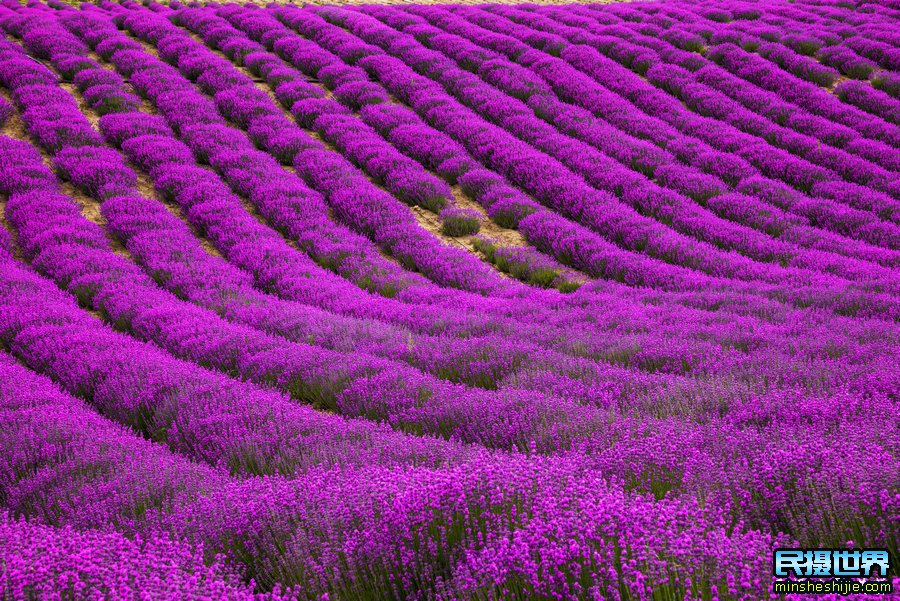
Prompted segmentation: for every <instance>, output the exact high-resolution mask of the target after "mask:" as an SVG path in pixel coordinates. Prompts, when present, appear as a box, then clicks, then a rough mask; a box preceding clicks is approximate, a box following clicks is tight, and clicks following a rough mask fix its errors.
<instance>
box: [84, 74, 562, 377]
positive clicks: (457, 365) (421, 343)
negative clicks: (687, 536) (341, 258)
mask: <svg viewBox="0 0 900 601" xmlns="http://www.w3.org/2000/svg"><path fill="white" fill-rule="evenodd" d="M82 73H83V72H82ZM145 144H149V147H145ZM123 146H124V147H125V148H126V151H127V152H129V154H130V155H131V156H132V158H133V159H134V160H137V161H139V162H141V161H147V160H151V158H149V157H153V159H152V160H154V161H158V162H159V165H160V166H161V165H164V164H168V163H169V162H170V161H171V160H173V157H174V159H177V160H179V161H185V160H188V156H187V155H186V151H185V150H182V151H180V152H174V151H173V149H174V148H175V147H173V146H172V145H171V144H169V145H166V144H164V143H163V141H160V140H157V139H155V138H154V139H152V143H150V141H146V140H145V139H143V137H137V138H133V139H131V140H129V141H126V142H125V143H124V145H123ZM125 200H127V199H125ZM134 204H135V203H133V202H130V203H129V202H124V201H123V199H116V202H115V203H114V204H113V209H112V211H123V210H124V211H126V212H127V211H129V210H131V211H134V210H135V208H134ZM129 205H131V208H129ZM106 206H110V205H109V204H107V205H106ZM143 212H144V213H146V211H143ZM157 213H158V216H157V217H156V218H155V219H154V221H155V222H157V223H158V224H163V223H165V221H166V218H168V221H170V222H171V221H173V219H172V217H171V216H169V215H168V214H167V213H166V212H165V211H163V210H161V209H159V210H157ZM109 219H110V226H111V227H114V228H115V227H116V223H117V222H118V221H121V219H122V217H121V216H120V217H118V219H117V216H116V214H115V213H113V214H112V215H110V217H109ZM128 227H131V228H133V227H134V226H133V224H132V223H131V222H130V221H129V222H128ZM123 231H124V230H123ZM150 231H151V232H154V231H156V230H152V229H151V230H150ZM122 233H123V232H122V231H120V234H122ZM124 235H126V237H127V236H129V235H130V236H135V235H136V234H135V232H131V231H125V232H124ZM157 237H158V236H153V237H152V238H149V237H145V236H141V237H140V238H142V240H143V241H145V242H147V243H152V242H153V241H155V240H156V238H157ZM132 240H134V238H132ZM140 241H141V240H139V242H140ZM132 246H133V244H132V243H129V247H132ZM145 254H146V251H145ZM155 254H156V255H159V254H161V253H159V252H158V251H156V253H155ZM203 258H206V259H208V257H203V256H201V257H200V259H203ZM161 270H162V273H164V274H165V277H164V278H162V279H161V278H157V279H158V280H159V279H161V280H162V283H163V284H164V285H166V286H167V287H168V288H170V289H171V288H172V285H173V284H175V285H176V286H177V288H176V289H177V290H179V291H180V292H181V293H182V295H183V293H189V292H190V288H188V286H187V284H179V282H177V281H174V282H173V279H174V280H177V279H178V278H177V277H176V278H173V274H172V270H171V268H169V269H163V268H162V266H159V265H158V266H152V267H151V273H154V274H156V273H161ZM181 280H182V281H183V282H184V281H186V280H184V278H181ZM211 292H212V293H215V294H216V295H217V296H218V295H224V296H228V294H232V293H227V291H218V292H216V291H211ZM240 296H241V297H243V298H239V299H238V301H237V304H238V305H239V306H240V305H243V304H246V303H247V302H255V303H260V302H261V300H260V299H256V298H254V297H252V296H250V297H249V298H248V297H247V296H248V294H247V292H244V291H241V292H240ZM194 297H195V298H194V300H195V302H198V301H201V302H205V304H207V305H209V303H210V301H208V300H206V299H205V297H203V296H200V297H199V298H197V297H196V293H194ZM251 299H252V300H251ZM267 304H269V305H271V304H272V303H270V302H269V303H267ZM212 306H213V307H216V306H218V305H212ZM225 308H228V305H226V306H225ZM273 308H274V307H273ZM262 309H263V307H259V308H258V310H257V311H255V312H252V313H249V315H250V316H254V319H252V320H250V321H247V320H246V319H247V318H246V316H247V315H248V312H247V311H243V312H240V313H238V312H237V311H236V310H235V309H234V308H231V309H229V310H228V311H227V313H226V315H227V316H228V317H229V318H230V319H237V320H238V321H242V322H244V323H247V324H248V325H252V326H253V327H257V328H258V327H260V325H261V324H262V325H263V329H265V330H267V331H272V330H273V329H274V328H278V329H277V330H275V331H276V332H277V333H279V334H280V335H283V336H287V337H289V338H294V339H300V338H302V339H307V337H308V336H309V335H310V334H304V333H303V331H299V332H298V331H297V328H298V327H299V326H297V325H291V323H290V322H287V321H286V320H287V319H288V318H291V319H293V320H295V321H294V323H296V320H297V319H298V317H299V316H298V315H297V313H296V311H293V312H292V313H290V314H287V313H285V312H284V311H281V312H278V311H276V312H274V313H272V312H268V314H267V313H263V312H262ZM313 317H316V315H315V314H314V315H313ZM301 325H302V324H301ZM320 328H321V326H320ZM331 331H332V330H331V329H329V330H327V331H326V332H324V333H323V334H325V335H329V332H331ZM368 331H370V332H372V334H375V335H378V336H379V338H381V339H382V340H381V341H380V343H379V344H376V345H374V346H372V345H370V344H369V343H366V341H365V340H362V339H360V343H361V344H366V347H365V348H367V349H369V348H371V349H372V350H371V351H370V352H374V353H375V354H380V355H385V356H391V357H394V358H398V359H403V360H406V361H409V362H412V363H413V364H414V365H417V366H419V367H421V368H423V369H426V370H428V371H429V372H431V373H437V374H439V375H441V376H442V377H448V378H450V379H453V380H457V381H460V380H462V381H467V382H469V383H473V384H477V385H482V386H488V387H491V386H494V385H495V383H496V381H497V380H498V379H499V378H501V377H503V374H504V372H505V371H508V370H509V369H511V368H514V367H515V366H516V365H518V364H520V363H521V360H522V358H523V357H524V356H525V355H530V356H531V357H532V358H533V359H536V357H538V356H540V357H541V359H540V364H541V365H545V366H546V368H547V369H553V365H554V363H555V362H556V361H558V360H559V359H555V360H554V359H553V357H554V355H553V354H552V353H550V354H548V353H546V352H540V351H539V350H538V349H529V348H528V347H527V346H523V345H522V344H516V345H513V346H511V345H509V344H508V343H506V342H505V341H503V340H501V339H490V338H488V339H484V340H483V341H473V340H472V339H468V340H467V341H465V344H463V342H462V341H460V342H459V343H457V344H454V343H451V342H450V341H440V340H434V341H429V340H428V339H427V338H424V337H418V338H417V339H416V343H415V346H414V348H408V345H409V342H408V341H407V339H406V338H405V337H404V338H403V339H402V341H401V340H398V339H397V338H395V341H396V342H395V344H393V345H391V344H389V341H388V340H384V336H385V335H387V334H388V332H383V333H382V332H377V331H374V330H372V328H371V327H370V328H368ZM395 336H396V334H395ZM317 342H318V344H323V342H326V344H325V346H329V345H328V344H327V340H326V341H317ZM337 342H338V343H340V341H337ZM401 342H402V344H400V343H401ZM473 344H474V346H473ZM342 346H343V345H342ZM465 346H468V347H469V349H470V350H468V351H467V350H466V349H465V348H464V347H465ZM401 347H402V348H401ZM457 347H459V348H457ZM492 347H493V349H492ZM470 354H477V355H478V357H479V358H480V361H481V362H484V361H485V359H488V358H490V357H494V358H495V359H494V361H492V362H491V363H489V364H486V365H484V364H483V365H484V367H483V368H478V369H475V364H472V363H469V364H468V365H469V367H466V365H467V362H466V357H467V356H468V355H470ZM435 358H441V359H440V360H439V361H435ZM532 365H534V362H532ZM467 373H468V375H466V374H467Z"/></svg>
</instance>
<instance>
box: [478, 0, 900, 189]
mask: <svg viewBox="0 0 900 601" xmlns="http://www.w3.org/2000/svg"><path fill="white" fill-rule="evenodd" d="M491 11H492V12H495V13H497V14H499V15H501V16H503V17H505V18H508V19H510V20H511V21H514V22H516V23H519V24H523V25H527V26H528V27H533V28H538V29H540V30H542V31H546V32H548V33H549V34H552V35H554V36H556V35H557V34H558V35H560V36H562V37H563V39H565V40H570V41H571V40H576V41H579V40H581V39H584V38H585V37H587V39H588V41H589V42H590V44H591V46H592V47H594V48H596V49H597V50H599V51H600V52H602V53H604V54H607V55H608V56H610V57H611V58H612V59H614V60H615V61H617V62H620V63H622V65H624V66H625V67H628V68H630V69H632V70H635V71H636V72H637V73H638V74H641V75H644V74H646V73H648V72H649V70H650V69H651V68H652V67H653V66H654V65H655V64H657V63H659V58H658V57H657V56H656V54H655V53H654V52H651V51H650V50H648V49H645V48H641V47H639V46H636V45H634V44H631V43H630V42H627V41H623V40H622V39H620V38H610V37H606V38H599V39H598V38H596V37H595V36H592V35H588V34H585V33H584V32H583V31H581V30H580V29H574V28H567V27H566V26H564V25H562V24H561V23H557V22H555V21H553V20H552V19H549V18H547V17H543V16H541V15H539V14H533V13H527V12H524V11H519V10H515V9H508V8H507V7H493V8H492V9H491ZM720 48H722V47H721V46H719V47H716V50H719V49H720ZM563 52H565V51H563ZM561 56H564V55H563V54H561ZM760 60H762V59H760ZM573 66H575V67H576V68H579V69H581V70H584V71H585V72H587V73H588V74H590V75H592V76H594V77H598V75H597V71H598V70H599V65H598V64H597V63H593V64H588V63H586V62H585V61H584V59H582V60H581V61H580V63H579V64H574V63H573ZM619 69H621V67H619ZM658 70H659V69H658V68H657V71H658ZM607 77H608V76H607ZM632 81H640V80H637V78H634V77H633V79H632ZM601 82H603V81H602V80H601ZM641 83H642V84H643V86H647V87H649V86H648V84H647V83H646V82H641ZM635 85H636V86H640V85H641V84H639V83H635ZM832 99H833V98H832ZM653 100H656V101H657V104H658V103H662V107H664V110H660V109H661V107H660V106H656V107H655V109H654V110H652V111H651V110H648V109H646V108H645V110H648V112H650V114H651V115H655V116H660V117H662V118H664V119H665V120H666V121H667V122H669V123H671V124H673V125H674V126H676V127H677V128H678V129H679V130H682V131H685V132H687V133H690V134H691V135H693V136H699V137H701V139H703V140H704V141H705V142H707V143H709V144H711V145H713V146H714V147H715V148H717V149H718V150H722V151H725V152H729V153H733V152H737V154H738V155H740V156H742V157H743V158H744V159H746V160H747V161H748V162H750V163H751V164H753V165H754V166H756V167H757V168H759V169H760V170H761V171H762V172H763V173H764V174H767V175H769V176H772V177H775V178H777V179H781V180H783V181H785V182H786V183H788V184H790V185H791V186H793V187H796V188H797V189H799V190H801V191H812V192H813V193H814V194H816V195H818V194H820V189H822V188H833V187H835V186H836V184H835V180H837V182H838V184H839V186H838V187H844V188H846V187H848V186H850V185H851V184H848V183H846V182H840V180H839V178H837V177H836V176H835V175H834V174H833V173H832V172H830V171H829V170H828V169H825V168H823V167H821V166H819V165H815V164H812V163H810V162H808V161H805V160H803V159H801V158H797V157H794V156H792V155H791V154H790V153H788V152H786V151H781V150H778V149H774V148H773V147H771V146H770V145H768V144H766V143H764V142H761V141H759V140H757V139H756V138H754V137H753V136H749V135H748V134H742V133H741V132H739V131H737V130H736V129H734V128H733V127H731V126H729V125H727V124H724V123H721V122H719V121H716V120H714V119H709V118H702V117H696V116H692V115H691V113H690V112H686V111H685V110H684V108H683V107H682V106H681V104H680V103H678V102H677V101H676V100H675V99H673V98H671V97H669V96H668V95H666V94H662V95H661V96H660V95H657V96H655V97H654V98H653ZM642 102H643V103H645V104H646V103H647V102H648V101H647V99H645V100H643V101H642ZM642 108H644V107H642ZM887 127H888V128H889V129H890V128H891V127H893V126H887ZM745 147H746V151H744V150H742V149H743V148H745ZM766 150H767V152H766ZM776 157H778V159H777V160H776ZM859 161H861V159H860V160H859ZM873 182H875V183H876V184H878V183H879V182H880V183H881V185H882V186H883V187H885V189H886V190H888V191H889V192H891V193H896V192H897V191H896V190H894V189H893V188H892V185H893V182H894V179H893V178H892V177H890V176H888V175H887V174H884V173H882V174H881V178H880V179H875V180H873ZM853 189H854V190H859V191H860V192H862V191H863V190H865V189H864V188H862V186H857V187H856V188H853ZM888 200H889V202H890V198H888Z"/></svg>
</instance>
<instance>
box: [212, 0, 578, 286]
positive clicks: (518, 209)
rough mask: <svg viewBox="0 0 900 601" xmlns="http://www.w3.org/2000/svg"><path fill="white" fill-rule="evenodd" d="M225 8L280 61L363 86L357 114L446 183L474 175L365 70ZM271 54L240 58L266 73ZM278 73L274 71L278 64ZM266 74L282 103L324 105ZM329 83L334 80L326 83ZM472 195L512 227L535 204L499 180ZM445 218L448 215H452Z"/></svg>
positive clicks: (255, 15) (275, 25)
mask: <svg viewBox="0 0 900 601" xmlns="http://www.w3.org/2000/svg"><path fill="white" fill-rule="evenodd" d="M226 8H227V9H229V10H226V9H225V8H223V9H222V10H221V11H220V13H221V14H222V15H224V17H225V18H226V19H229V21H230V22H231V23H232V24H233V25H235V26H236V27H238V28H240V29H242V30H243V31H245V32H247V34H248V35H249V36H251V37H252V38H253V39H254V40H257V41H260V42H263V43H266V44H267V45H268V46H269V47H271V49H272V50H274V51H276V52H278V54H279V55H280V56H282V57H283V58H284V60H285V61H289V62H291V63H292V64H293V65H294V66H296V67H298V68H300V69H302V70H304V72H306V73H307V74H308V75H310V76H315V77H322V78H323V79H324V80H325V81H326V82H331V83H332V84H337V83H338V82H344V81H346V84H344V83H342V84H341V86H344V85H350V84H354V85H355V86H357V87H359V88H360V89H365V90H366V91H367V94H368V98H369V102H370V103H369V104H366V105H365V106H363V107H361V109H360V117H361V119H362V120H363V121H364V122H365V123H366V124H368V125H369V126H371V127H373V128H374V129H376V130H377V131H378V133H379V134H381V136H383V137H384V138H386V139H387V140H388V141H389V142H390V143H391V144H392V145H393V146H394V147H396V148H399V149H400V150H401V151H402V152H403V153H404V154H406V155H407V156H409V157H411V158H413V159H414V160H416V161H418V162H419V163H420V164H423V165H425V166H426V167H427V168H429V169H431V170H433V171H435V172H436V173H438V174H440V175H441V176H442V177H443V178H444V179H445V180H447V181H448V183H450V184H455V183H457V182H459V181H461V179H462V178H463V176H465V175H468V174H470V173H472V174H473V175H474V173H473V172H474V171H477V168H478V164H477V162H476V161H475V160H474V159H472V157H471V156H469V154H468V152H466V150H465V149H464V148H462V147H461V146H459V145H458V144H457V143H455V142H453V140H452V139H450V138H448V137H447V136H444V135H443V134H441V133H440V132H437V131H435V130H433V129H431V128H430V127H428V126H426V125H424V124H423V123H422V122H421V121H420V120H419V118H418V117H417V116H416V115H415V113H414V112H412V111H411V110H409V109H406V108H405V107H402V106H399V105H396V104H388V100H389V99H388V97H387V96H386V95H385V94H384V93H383V92H381V93H379V91H378V90H376V89H375V87H374V86H373V85H372V84H371V83H369V84H368V86H366V85H365V83H364V81H365V74H364V72H362V71H361V70H359V69H356V68H353V67H349V66H346V65H344V64H343V63H342V61H340V59H338V58H337V57H336V56H334V55H331V54H330V53H328V52H327V51H325V50H323V49H321V48H319V47H318V46H316V45H315V44H314V43H312V42H308V41H306V40H303V39H302V38H296V37H293V36H290V35H288V30H287V29H286V28H285V27H284V26H283V25H282V24H281V23H279V22H278V21H277V20H275V19H274V17H272V16H271V15H269V14H268V12H267V11H243V10H240V9H237V7H235V6H232V7H226ZM271 56H272V55H270V54H265V55H263V54H260V53H253V54H252V55H249V56H248V57H247V58H246V62H247V64H248V66H249V68H250V69H251V70H259V71H260V74H262V70H266V71H267V72H268V74H272V73H273V71H269V69H270V67H269V66H268V65H269V64H270V59H269V58H268V57H271ZM278 73H279V74H280V70H279V71H278ZM360 77H362V78H363V79H360ZM272 79H273V77H272V75H269V81H270V85H273V87H275V88H276V96H279V94H280V95H281V96H283V97H285V99H286V100H287V103H286V105H287V104H288V103H290V104H292V105H296V106H297V107H298V109H301V110H303V111H304V114H306V111H308V110H312V111H315V112H314V113H313V115H316V114H320V113H321V112H322V111H323V110H325V107H326V106H330V105H324V104H322V103H319V102H315V101H314V100H312V101H309V102H303V103H301V101H302V100H304V99H303V97H302V96H299V97H298V95H297V92H295V90H294V88H299V89H300V90H303V89H305V86H303V85H302V84H300V85H295V84H293V82H290V83H288V84H286V85H284V84H279V83H278V82H277V80H276V81H272ZM332 87H338V86H336V85H332ZM335 94H336V97H337V98H341V99H343V98H344V95H343V94H341V93H340V92H338V91H337V90H336V91H335ZM347 103H348V101H347V100H346V99H345V104H347ZM326 118H328V119H332V120H337V121H338V122H339V123H340V124H342V125H343V124H346V123H347V122H348V120H347V119H346V118H341V117H340V116H333V117H329V116H327V113H326ZM467 191H469V190H467ZM475 198H476V200H477V201H478V202H480V203H481V204H482V206H484V207H485V209H486V210H487V211H488V214H489V215H490V217H491V218H492V219H494V220H495V221H497V222H498V223H499V224H500V225H501V226H504V227H516V225H517V224H518V220H519V219H521V218H522V217H524V216H526V215H527V214H529V213H532V212H534V211H535V210H537V206H536V205H535V204H534V203H533V202H531V201H530V200H529V199H527V198H525V197H524V195H522V194H520V193H518V192H517V191H516V190H515V189H514V188H511V187H510V186H508V185H507V184H505V183H498V185H497V189H495V190H493V191H492V192H491V194H489V195H478V196H476V197H475ZM451 210H452V209H451ZM450 218H451V219H452V217H450ZM462 219H464V220H465V219H466V218H465V217H463V218H462ZM444 224H445V228H446V227H448V221H447V218H446V217H445V219H444ZM472 231H474V228H473V227H472V226H469V225H467V224H464V228H463V229H461V230H460V231H459V233H468V232H472ZM535 260H536V261H538V262H541V261H545V260H546V259H543V258H541V257H540V256H539V255H536V256H535ZM528 281H530V282H531V283H536V284H539V285H540V283H541V282H540V281H539V280H534V279H533V278H532V279H529V280H528ZM569 281H571V280H569ZM566 287H568V285H566Z"/></svg>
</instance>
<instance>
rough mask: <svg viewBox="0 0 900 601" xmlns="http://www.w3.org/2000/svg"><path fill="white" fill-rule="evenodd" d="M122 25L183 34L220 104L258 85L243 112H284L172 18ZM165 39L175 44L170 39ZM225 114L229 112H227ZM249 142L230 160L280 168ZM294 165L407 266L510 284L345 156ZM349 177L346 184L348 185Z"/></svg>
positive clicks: (475, 287) (308, 154) (466, 282)
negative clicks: (442, 237) (443, 238)
mask: <svg viewBox="0 0 900 601" xmlns="http://www.w3.org/2000/svg"><path fill="white" fill-rule="evenodd" d="M123 23H124V24H126V25H127V26H128V27H130V28H132V31H134V32H136V33H137V34H138V35H140V36H143V37H144V38H145V39H151V38H152V39H157V40H158V39H159V38H160V37H162V36H164V35H170V36H180V37H181V38H182V42H181V43H183V44H186V45H187V48H184V47H183V46H181V47H180V54H179V69H180V70H181V72H182V74H184V75H191V76H193V77H194V78H196V79H197V81H198V85H200V87H201V89H204V90H205V91H207V92H209V93H214V94H216V96H215V97H214V102H215V105H216V106H222V105H223V102H226V101H227V100H228V99H229V98H230V99H231V100H235V99H238V98H241V96H240V94H244V95H245V96H246V95H248V94H253V92H251V91H250V88H253V90H254V91H256V92H257V94H256V95H251V96H250V98H252V101H253V102H255V103H257V104H259V103H261V107H262V108H261V109H258V108H250V107H244V108H243V109H240V110H242V111H244V110H245V111H246V112H247V113H248V114H254V113H256V114H259V113H260V111H264V112H263V113H262V114H261V116H262V115H268V116H277V115H281V111H280V110H279V109H278V108H277V107H276V106H275V105H274V104H273V103H272V101H271V100H270V99H269V98H268V96H265V95H263V96H260V95H259V93H258V90H256V88H255V86H253V85H252V82H251V81H250V80H249V79H248V78H246V76H242V74H240V73H239V72H237V71H236V70H235V69H234V68H233V67H232V66H231V65H230V64H229V63H228V61H225V60H223V59H220V58H218V57H216V56H215V55H214V54H213V53H211V52H210V51H209V50H207V49H206V48H204V47H203V46H202V44H199V43H197V42H195V41H193V40H191V39H190V38H189V37H188V36H187V34H185V33H184V32H183V31H181V30H179V29H178V28H177V27H175V26H174V25H172V24H171V23H169V22H168V21H166V20H160V19H158V18H157V19H148V18H146V15H140V16H139V17H138V16H136V15H135V16H130V17H128V18H126V19H125V20H124V21H123ZM166 41H167V42H168V43H172V42H173V40H171V39H169V40H166ZM185 50H189V51H188V52H185ZM188 60H190V61H191V65H190V68H189V67H188V66H187V64H186V62H187V61H188ZM183 63H184V64H183ZM145 91H147V90H145ZM226 91H227V94H225V96H226V98H222V96H220V94H222V93H223V92H226ZM186 101H187V102H190V103H192V104H195V103H196V102H197V101H196V100H195V99H193V98H191V99H186ZM171 108H172V110H179V111H182V110H184V109H182V108H177V109H176V107H171ZM223 112H225V113H226V114H227V110H226V111H223ZM282 119H284V117H283V116H282ZM251 126H252V124H251ZM247 146H248V148H247V149H237V148H235V149H234V150H232V152H233V153H234V154H235V155H237V156H232V157H230V158H232V160H244V161H247V160H251V161H252V165H253V167H254V168H255V169H257V170H258V171H260V172H263V173H265V174H269V173H271V172H272V170H273V169H276V168H277V165H274V164H271V162H272V161H271V159H269V161H265V160H264V159H263V158H262V157H261V156H259V155H262V153H260V152H259V151H256V150H255V149H253V148H252V146H251V145H249V142H248V143H247ZM262 156H265V155H262ZM321 161H327V164H326V165H323V164H322V163H321ZM294 166H295V167H297V168H298V173H299V174H300V175H303V176H304V177H305V179H306V180H307V183H309V184H311V185H312V187H313V188H314V189H317V190H319V191H321V192H323V195H324V197H325V199H326V201H327V202H328V203H329V204H330V205H331V207H332V208H333V210H334V212H335V215H336V216H337V217H338V218H339V219H341V220H342V221H344V222H346V223H348V224H350V225H351V226H352V227H353V228H354V229H355V230H357V231H358V232H361V233H363V234H365V235H366V236H369V237H372V238H373V239H374V240H376V241H377V242H378V243H379V244H380V245H381V246H382V247H383V248H385V249H386V250H387V251H388V252H390V253H391V254H393V255H395V256H396V257H397V258H398V260H400V261H401V262H402V263H404V264H405V265H406V266H408V267H411V268H414V269H416V270H418V271H421V272H423V273H425V274H427V275H429V276H430V277H431V278H432V279H434V280H435V281H438V282H442V283H444V284H446V285H450V286H455V287H459V288H462V289H466V290H472V291H477V292H480V293H484V294H486V293H488V292H491V291H497V290H498V289H502V288H506V287H507V286H506V285H505V283H503V282H501V281H500V279H499V278H497V277H496V275H495V274H494V273H492V272H491V271H490V270H488V269H486V268H485V266H484V264H483V263H481V262H479V261H477V260H476V259H474V258H473V257H472V256H471V255H469V254H468V253H465V252H463V251H460V250H458V249H455V248H451V247H447V246H445V245H443V244H441V243H440V242H439V241H438V239H437V238H435V237H434V236H431V235H430V234H428V233H427V232H426V231H425V230H423V229H422V228H420V227H419V226H418V224H417V223H416V222H415V219H414V218H413V216H412V214H411V213H410V212H409V211H408V209H406V208H405V207H403V206H402V204H401V203H399V202H398V201H397V200H395V199H394V198H393V197H391V196H390V195H388V194H386V193H384V192H383V191H381V190H379V189H378V188H377V187H375V186H373V185H372V184H371V182H369V181H368V179H366V178H365V177H364V176H363V175H362V174H361V173H360V172H359V171H358V170H357V169H356V168H355V167H353V166H352V165H351V164H350V163H349V162H347V161H346V160H345V159H343V158H342V157H340V155H337V154H336V153H330V152H328V151H324V150H316V149H315V148H310V149H304V150H301V151H300V152H298V153H297V154H296V155H295V156H294ZM310 169H315V171H316V173H323V174H324V173H334V176H332V178H331V179H330V180H322V179H319V180H314V179H312V178H311V177H310V174H309V170H310ZM286 177H287V175H286ZM345 181H346V182H347V183H344V182H345ZM250 185H252V182H251V183H250Z"/></svg>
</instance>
